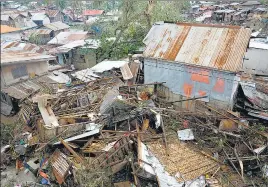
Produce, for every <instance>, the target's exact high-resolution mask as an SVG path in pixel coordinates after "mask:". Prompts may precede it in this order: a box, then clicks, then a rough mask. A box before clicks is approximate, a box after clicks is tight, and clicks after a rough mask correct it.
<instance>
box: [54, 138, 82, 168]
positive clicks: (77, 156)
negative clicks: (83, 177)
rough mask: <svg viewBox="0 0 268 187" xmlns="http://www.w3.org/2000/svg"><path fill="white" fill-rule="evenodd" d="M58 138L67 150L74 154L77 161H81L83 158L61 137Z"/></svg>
mask: <svg viewBox="0 0 268 187" xmlns="http://www.w3.org/2000/svg"><path fill="white" fill-rule="evenodd" d="M59 140H60V141H61V143H62V144H63V145H64V146H65V147H66V149H68V151H70V153H72V154H73V155H74V157H75V159H76V160H77V161H78V162H80V163H83V159H82V158H81V157H80V156H79V155H78V154H77V153H76V152H75V151H74V150H73V149H72V148H71V147H70V146H69V145H68V144H67V143H66V142H65V141H64V140H63V139H62V138H59Z"/></svg>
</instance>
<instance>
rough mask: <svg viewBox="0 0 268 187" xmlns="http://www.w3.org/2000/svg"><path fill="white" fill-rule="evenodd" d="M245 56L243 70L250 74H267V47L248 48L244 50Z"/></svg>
mask: <svg viewBox="0 0 268 187" xmlns="http://www.w3.org/2000/svg"><path fill="white" fill-rule="evenodd" d="M245 58H246V59H245V60H244V63H243V71H245V72H247V73H251V74H260V75H268V50H267V49H256V48H249V49H248V51H247V52H246V55H245ZM247 59H248V60H247Z"/></svg>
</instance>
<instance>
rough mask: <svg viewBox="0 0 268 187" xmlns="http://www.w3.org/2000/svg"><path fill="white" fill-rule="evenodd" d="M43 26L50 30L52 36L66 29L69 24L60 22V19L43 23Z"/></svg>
mask: <svg viewBox="0 0 268 187" xmlns="http://www.w3.org/2000/svg"><path fill="white" fill-rule="evenodd" d="M43 27H44V28H46V29H49V30H52V37H55V36H57V35H58V34H59V33H60V32H65V31H68V29H69V28H70V26H69V25H67V24H65V23H62V22H61V21H57V22H53V23H49V24H45V25H44V26H43Z"/></svg>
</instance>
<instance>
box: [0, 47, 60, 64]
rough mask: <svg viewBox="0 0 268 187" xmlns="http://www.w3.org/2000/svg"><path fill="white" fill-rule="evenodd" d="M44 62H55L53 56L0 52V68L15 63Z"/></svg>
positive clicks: (23, 52) (22, 52)
mask: <svg viewBox="0 0 268 187" xmlns="http://www.w3.org/2000/svg"><path fill="white" fill-rule="evenodd" d="M45 60H47V61H48V60H55V57H54V56H51V55H43V54H40V53H35V52H28V51H19V52H14V51H4V52H2V51H1V66H3V65H8V64H16V63H27V62H29V63H30V62H33V61H35V62H37V61H45Z"/></svg>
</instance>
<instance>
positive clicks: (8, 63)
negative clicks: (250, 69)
mask: <svg viewBox="0 0 268 187" xmlns="http://www.w3.org/2000/svg"><path fill="white" fill-rule="evenodd" d="M40 52H42V50H41V49H40V47H38V46H37V47H36V48H35V47H34V46H33V45H32V44H25V43H17V42H9V43H1V113H2V114H4V115H9V114H10V113H11V111H13V110H17V108H18V104H17V100H19V99H23V98H25V97H27V96H28V95H29V94H30V93H32V92H33V91H37V90H38V89H40V87H38V86H36V84H34V83H32V82H31V81H27V80H28V79H29V78H30V77H34V76H35V75H43V74H45V73H47V72H48V62H49V60H55V57H53V56H51V55H45V54H42V53H40Z"/></svg>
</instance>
